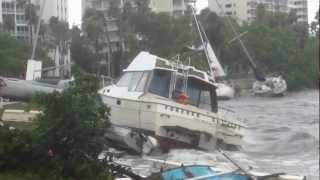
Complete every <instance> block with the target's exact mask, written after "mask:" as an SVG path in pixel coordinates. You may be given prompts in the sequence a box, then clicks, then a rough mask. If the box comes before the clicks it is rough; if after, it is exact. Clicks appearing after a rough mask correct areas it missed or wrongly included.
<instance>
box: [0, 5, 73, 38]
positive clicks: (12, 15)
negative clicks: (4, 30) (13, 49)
mask: <svg viewBox="0 0 320 180" xmlns="http://www.w3.org/2000/svg"><path fill="white" fill-rule="evenodd" d="M43 2H44V0H31V3H32V4H34V5H35V7H36V10H37V14H38V16H39V15H40V7H41V5H42V3H43ZM0 4H1V7H0V23H5V21H12V23H13V25H14V27H13V28H12V35H13V36H15V37H17V39H25V40H28V39H29V38H30V32H29V28H30V27H29V25H28V20H27V19H26V14H25V5H24V4H22V3H19V1H17V0H0ZM68 14H69V13H68V0H46V5H45V9H44V13H43V15H42V20H44V22H45V23H49V20H50V18H51V17H53V16H54V17H58V18H59V20H61V21H66V22H67V21H68Z"/></svg>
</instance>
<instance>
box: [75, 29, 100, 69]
mask: <svg viewBox="0 0 320 180" xmlns="http://www.w3.org/2000/svg"><path fill="white" fill-rule="evenodd" d="M71 31H72V37H71V39H72V41H71V46H70V51H71V59H72V60H73V61H74V62H75V63H76V65H77V66H79V67H80V68H82V69H83V70H85V71H86V72H90V73H96V72H97V67H99V66H98V62H97V59H96V58H95V56H94V54H93V53H92V52H91V51H90V48H89V47H88V46H87V44H88V42H87V40H86V38H84V37H81V36H80V33H81V32H80V29H79V28H77V27H73V28H72V30H71Z"/></svg>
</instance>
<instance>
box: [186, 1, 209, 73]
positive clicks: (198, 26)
mask: <svg viewBox="0 0 320 180" xmlns="http://www.w3.org/2000/svg"><path fill="white" fill-rule="evenodd" d="M191 8H192V12H193V18H194V21H195V22H196V26H197V30H198V33H199V36H200V39H201V43H202V46H203V50H204V53H205V55H206V58H207V61H208V65H209V67H210V64H211V63H210V59H209V53H208V50H207V48H206V47H204V45H206V44H205V42H204V40H203V36H202V32H201V29H200V25H199V21H198V19H197V16H196V11H195V9H194V8H193V7H191ZM209 69H210V74H211V76H212V77H214V74H213V70H212V69H211V67H210V68H209Z"/></svg>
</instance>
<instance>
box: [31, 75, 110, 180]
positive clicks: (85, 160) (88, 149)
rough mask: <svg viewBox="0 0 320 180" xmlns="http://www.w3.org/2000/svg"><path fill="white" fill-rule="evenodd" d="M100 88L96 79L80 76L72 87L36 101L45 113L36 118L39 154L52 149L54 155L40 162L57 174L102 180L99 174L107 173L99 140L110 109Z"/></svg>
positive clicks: (106, 123)
mask: <svg viewBox="0 0 320 180" xmlns="http://www.w3.org/2000/svg"><path fill="white" fill-rule="evenodd" d="M97 89H98V80H97V79H96V78H95V77H92V76H90V75H80V76H79V75H77V76H76V80H75V81H74V86H73V87H72V88H70V89H68V90H65V91H64V92H62V93H57V92H55V93H52V94H49V95H40V96H38V97H36V98H35V102H37V103H38V104H39V105H40V108H41V109H42V111H43V114H41V115H39V117H38V118H37V119H36V120H37V122H38V128H37V129H36V130H35V132H36V137H37V140H38V147H37V149H38V151H37V152H38V153H39V154H41V153H46V152H48V150H50V149H51V150H52V151H53V153H54V155H53V157H51V158H50V157H49V159H48V158H47V159H46V158H41V159H39V161H43V162H40V163H41V164H47V168H52V169H53V170H54V171H55V174H61V175H63V176H65V177H77V178H87V179H88V178H89V179H92V178H96V179H98V178H99V177H100V176H99V173H101V172H103V170H105V167H102V166H101V164H100V163H99V162H98V161H97V157H98V154H99V153H100V152H101V151H102V149H103V144H102V143H101V142H99V137H102V136H103V129H104V128H106V126H108V119H107V115H108V109H107V108H106V107H105V106H104V105H103V103H102V101H101V99H100V96H99V95H98V94H97ZM46 162H47V163H46ZM101 175H102V176H103V175H106V174H105V173H103V174H101Z"/></svg>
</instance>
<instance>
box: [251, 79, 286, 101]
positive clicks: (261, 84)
mask: <svg viewBox="0 0 320 180" xmlns="http://www.w3.org/2000/svg"><path fill="white" fill-rule="evenodd" d="M252 90H253V93H254V95H256V96H265V97H279V96H283V95H284V93H285V92H286V91H287V83H286V81H285V80H284V79H283V78H282V77H281V76H278V77H268V78H266V80H265V81H255V82H254V83H253V87H252Z"/></svg>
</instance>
